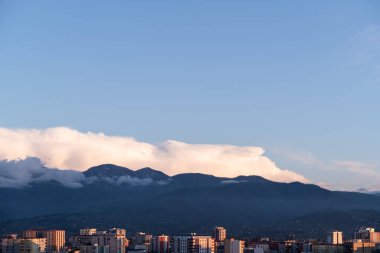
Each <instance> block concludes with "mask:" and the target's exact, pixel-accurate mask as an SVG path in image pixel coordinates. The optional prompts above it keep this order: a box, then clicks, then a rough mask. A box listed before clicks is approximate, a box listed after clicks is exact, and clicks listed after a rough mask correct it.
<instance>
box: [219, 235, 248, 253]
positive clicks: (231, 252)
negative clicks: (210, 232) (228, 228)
mask: <svg viewBox="0 0 380 253" xmlns="http://www.w3.org/2000/svg"><path fill="white" fill-rule="evenodd" d="M243 252H244V241H241V240H235V239H233V238H231V239H226V240H225V241H224V253H243Z"/></svg>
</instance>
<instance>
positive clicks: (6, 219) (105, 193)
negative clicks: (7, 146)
mask: <svg viewBox="0 0 380 253" xmlns="http://www.w3.org/2000/svg"><path fill="white" fill-rule="evenodd" d="M18 162H21V163H22V166H21V168H22V169H23V170H26V171H27V172H28V173H25V171H23V173H18V172H17V170H14V168H12V166H15V163H16V162H12V161H8V162H3V164H2V166H3V167H2V171H3V172H4V171H5V169H4V164H8V165H9V167H8V171H7V172H6V173H3V174H2V175H1V177H0V178H1V181H0V183H1V188H0V222H1V223H0V227H1V229H2V230H1V231H0V232H5V231H17V230H21V229H24V228H30V227H47V228H49V227H51V228H53V227H62V228H65V229H66V230H67V231H68V232H69V233H75V232H76V231H77V230H78V229H79V228H80V227H87V226H96V227H99V228H106V227H110V226H111V227H112V226H122V227H126V228H127V229H128V230H129V231H130V232H134V231H138V230H143V231H148V232H151V233H167V234H183V233H189V232H194V231H195V232H208V231H209V229H210V228H211V227H212V226H214V225H223V226H226V227H227V228H229V230H230V231H231V233H233V234H236V235H259V234H262V235H273V236H276V235H280V234H281V235H286V234H288V233H298V236H320V235H321V233H324V232H325V230H326V229H334V228H339V229H343V230H344V229H345V227H341V226H342V225H344V224H348V223H350V224H357V225H371V226H374V225H377V223H378V222H379V221H380V214H379V213H378V212H377V210H379V209H380V198H379V197H377V196H375V195H370V194H363V193H357V192H339V191H329V190H326V189H323V188H321V187H319V186H316V185H312V184H303V183H299V182H293V183H278V182H273V181H269V180H266V179H264V178H262V177H258V176H239V177H235V178H221V177H215V176H211V175H205V174H197V173H185V174H179V175H175V176H171V177H170V176H168V175H166V174H164V173H162V172H160V171H157V170H154V169H152V168H143V169H140V170H137V171H133V170H130V169H127V168H124V167H120V166H117V165H113V164H103V165H99V166H95V167H92V168H89V169H88V170H86V171H84V172H83V173H81V172H76V171H62V170H56V169H48V168H45V167H43V166H42V165H41V163H40V162H39V160H38V159H35V158H29V159H26V160H22V161H18ZM11 172H13V175H12V176H13V178H9V177H10V176H9V175H10V173H11ZM4 175H8V178H5V177H4ZM21 175H23V176H21ZM25 175H27V176H25ZM359 214H360V215H359ZM313 217H319V218H318V220H319V221H318V224H314V223H316V222H317V219H314V218H313ZM331 217H335V218H331ZM343 217H344V221H343V220H342V219H343ZM310 226H314V227H318V228H320V229H318V230H310ZM338 226H339V227H338ZM352 227H353V225H350V227H346V229H350V228H352ZM276 231H277V232H276ZM313 231H314V232H313Z"/></svg>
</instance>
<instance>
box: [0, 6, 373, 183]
mask: <svg viewBox="0 0 380 253" xmlns="http://www.w3.org/2000/svg"><path fill="white" fill-rule="evenodd" d="M0 88H1V89H0V96H1V97H0V125H1V126H2V127H7V128H47V127H53V126H69V127H72V128H75V129H78V130H80V131H95V132H98V131H101V132H104V133H106V134H109V135H124V136H133V137H135V138H137V139H139V140H143V141H148V142H151V143H158V142H161V141H163V140H167V139H174V140H179V141H185V142H189V143H227V144H234V145H254V146H262V147H264V148H265V149H266V150H267V151H268V153H267V154H268V156H269V157H271V158H272V159H273V160H274V161H276V162H277V163H278V164H279V166H280V167H284V168H289V169H292V170H294V171H297V172H299V173H301V174H303V175H305V176H307V177H308V178H312V179H313V180H314V181H326V180H324V179H325V177H326V173H329V174H331V176H332V179H331V180H330V183H332V184H333V183H334V182H337V183H340V184H341V183H342V179H337V178H340V177H341V175H342V173H344V174H345V175H347V177H345V176H343V177H344V179H343V181H350V180H354V179H353V177H355V176H357V175H359V174H360V172H354V170H355V169H352V168H349V169H348V170H347V173H346V172H345V171H344V170H341V169H331V170H327V169H325V168H323V167H329V166H331V167H334V166H333V165H331V164H333V163H334V162H335V161H347V160H349V161H355V162H357V163H360V165H363V166H364V167H366V166H367V167H366V168H369V169H371V170H375V171H376V172H379V173H380V167H379V164H380V157H379V151H380V148H379V143H380V131H379V129H380V113H379V108H380V2H379V1H375V0H374V1H366V0H363V1H349V0H344V1H225V0H217V1H216V0H215V1H212V0H210V1H203V0H202V1H196V0H194V1H156V0H154V1H153V0H152V1H144V0H139V1H94V0H91V1H84V0H81V1H77V0H65V1H51V0H46V1H27V0H25V1H13V0H0ZM294 154H295V155H296V156H297V157H294V156H295V155H294ZM298 155H299V156H301V158H299V157H298ZM305 156H306V158H307V159H306V161H305V159H304V158H305ZM309 158H310V159H309ZM308 159H309V160H312V161H309V160H308ZM300 160H302V161H300ZM315 160H318V161H317V162H316V161H315ZM321 164H322V165H321ZM359 170H360V168H359ZM361 176H362V178H363V179H362V181H361V182H360V183H358V185H360V186H365V184H366V181H365V180H366V179H365V177H364V176H363V175H361ZM335 178H336V181H334V180H335ZM339 180H340V181H339ZM338 181H339V182H338ZM369 184H370V183H369Z"/></svg>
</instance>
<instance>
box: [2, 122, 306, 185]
mask: <svg viewBox="0 0 380 253" xmlns="http://www.w3.org/2000/svg"><path fill="white" fill-rule="evenodd" d="M0 140H1V145H0V160H17V159H25V158H27V157H37V158H39V159H40V160H41V161H42V163H43V164H44V165H46V166H47V167H51V168H60V169H73V170H77V171H83V170H86V169H88V168H89V167H91V166H94V165H98V164H103V163H113V164H118V165H121V166H125V167H128V168H130V169H134V170H136V169H140V168H142V167H146V166H149V167H152V168H155V169H157V170H160V171H162V172H164V173H166V174H168V175H175V174H179V173H189V172H191V173H204V174H212V175H215V176H220V177H235V176H239V175H258V176H262V177H265V178H267V179H269V180H274V181H279V182H291V181H300V182H308V180H307V179H306V178H305V177H303V176H302V175H299V174H297V173H295V172H292V171H289V170H284V169H280V168H278V167H277V166H276V164H275V163H274V162H273V161H271V160H270V159H269V158H268V157H266V156H265V155H264V149H263V148H261V147H254V146H233V145H214V144H188V143H183V142H178V141H173V140H168V141H165V142H163V143H160V144H157V145H154V144H150V143H146V142H141V141H138V140H136V139H134V138H131V137H122V136H107V135H105V134H103V133H92V132H87V133H83V132H79V131H77V130H74V129H70V128H66V127H57V128H48V129H42V130H38V129H8V128H0ZM16 164H17V163H14V166H13V167H12V166H10V167H9V168H7V169H4V166H0V171H1V172H0V173H1V174H0V180H5V181H4V182H3V183H9V184H12V183H13V181H12V180H11V181H10V179H9V178H8V179H4V178H3V177H2V175H3V176H4V175H10V174H12V173H17V172H15V171H16V170H14V169H12V168H14V167H15V166H16ZM25 166H26V165H25ZM37 167H38V166H35V167H32V168H34V169H36V170H38V168H37ZM45 169H46V168H45ZM28 171H29V170H28ZM54 171H55V172H54V173H59V170H54ZM28 173H29V174H28ZM28 173H27V175H24V177H21V176H20V177H13V179H14V178H19V179H20V178H24V179H25V178H26V179H27V178H31V177H33V175H34V174H33V173H34V172H33V173H31V172H30V171H29V172H28ZM32 174H33V175H32ZM78 174H81V173H78ZM73 177H77V176H76V175H73ZM69 181H70V180H69ZM74 181H76V182H78V179H75V180H73V182H74ZM67 183H69V182H67ZM71 187H73V186H71Z"/></svg>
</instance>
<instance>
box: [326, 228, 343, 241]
mask: <svg viewBox="0 0 380 253" xmlns="http://www.w3.org/2000/svg"><path fill="white" fill-rule="evenodd" d="M327 243H330V244H342V243H343V233H342V232H341V231H336V230H335V231H330V232H328V233H327Z"/></svg>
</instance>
